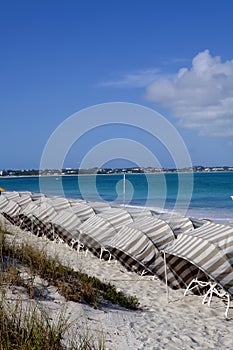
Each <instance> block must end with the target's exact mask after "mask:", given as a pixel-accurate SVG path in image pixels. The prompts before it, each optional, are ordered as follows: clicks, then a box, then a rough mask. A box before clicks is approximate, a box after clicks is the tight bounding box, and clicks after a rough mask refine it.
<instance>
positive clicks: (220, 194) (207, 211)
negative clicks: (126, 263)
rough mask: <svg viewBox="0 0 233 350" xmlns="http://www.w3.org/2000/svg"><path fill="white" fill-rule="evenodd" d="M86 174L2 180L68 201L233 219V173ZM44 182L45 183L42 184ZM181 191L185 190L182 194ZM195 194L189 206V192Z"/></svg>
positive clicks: (9, 188) (0, 181)
mask: <svg viewBox="0 0 233 350" xmlns="http://www.w3.org/2000/svg"><path fill="white" fill-rule="evenodd" d="M179 177H180V178H179ZM179 177H178V175H177V174H165V175H164V174H148V175H145V174H126V182H125V196H124V194H123V189H124V183H123V175H121V174H119V175H97V176H93V175H82V176H79V177H78V176H63V177H55V176H50V177H43V178H40V179H39V178H38V177H16V178H9V177H4V178H0V187H4V188H5V189H6V190H7V191H13V190H15V191H32V192H40V189H41V192H44V193H47V194H50V195H63V193H62V191H64V194H65V196H66V197H68V198H84V199H87V200H92V201H95V200H102V201H109V202H112V201H115V202H116V203H123V202H125V203H126V204H130V205H135V206H150V207H160V208H165V209H167V210H171V209H174V207H175V210H176V211H180V210H184V209H186V208H187V209H188V211H187V215H190V216H194V217H207V218H212V219H217V220H233V201H232V200H231V199H230V196H231V195H233V172H223V173H195V174H193V188H192V181H191V180H192V175H190V174H180V175H179ZM40 181H41V183H40ZM178 189H179V190H180V191H181V192H180V193H179V192H178ZM189 192H190V193H191V201H190V203H189V200H188V199H189V198H188V193H189Z"/></svg>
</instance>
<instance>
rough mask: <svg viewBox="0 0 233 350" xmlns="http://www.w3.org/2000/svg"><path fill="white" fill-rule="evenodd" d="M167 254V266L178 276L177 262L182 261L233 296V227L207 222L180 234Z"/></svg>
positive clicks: (167, 248) (165, 250) (169, 247)
mask: <svg viewBox="0 0 233 350" xmlns="http://www.w3.org/2000/svg"><path fill="white" fill-rule="evenodd" d="M164 252H165V255H166V262H167V265H168V266H169V268H170V269H172V270H174V271H175V272H176V273H177V274H179V271H178V268H177V266H178V265H177V262H178V261H180V259H182V260H183V262H184V263H185V264H187V265H190V263H191V264H193V266H196V267H197V268H198V269H199V270H201V271H202V272H203V274H204V275H205V276H207V278H208V279H210V280H212V281H214V282H216V283H217V284H218V285H219V286H220V287H222V288H223V289H224V290H225V291H226V292H227V293H229V295H231V296H232V295H233V227H231V226H227V225H220V224H215V223H211V222H207V223H205V224H204V225H203V226H201V227H200V228H197V229H195V230H193V231H190V232H185V233H182V234H180V235H179V236H178V238H177V239H176V241H175V242H174V244H173V245H171V246H168V247H165V248H164ZM184 269H185V266H184ZM195 277H196V278H197V277H198V276H195ZM186 283H188V281H186Z"/></svg>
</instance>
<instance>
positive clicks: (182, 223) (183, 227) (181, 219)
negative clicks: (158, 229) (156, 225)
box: [159, 213, 194, 235]
mask: <svg viewBox="0 0 233 350" xmlns="http://www.w3.org/2000/svg"><path fill="white" fill-rule="evenodd" d="M159 218H160V219H161V220H164V221H166V222H167V223H168V225H169V226H170V227H171V229H172V231H173V232H174V234H175V235H178V234H180V233H183V232H188V231H192V230H194V226H193V223H192V221H191V220H190V219H189V218H188V217H185V216H181V215H175V214H169V213H162V214H160V215H159Z"/></svg>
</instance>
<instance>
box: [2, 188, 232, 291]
mask: <svg viewBox="0 0 233 350" xmlns="http://www.w3.org/2000/svg"><path fill="white" fill-rule="evenodd" d="M0 212H1V213H2V214H3V215H4V216H5V217H6V218H7V219H8V220H9V221H10V222H11V223H13V224H16V225H18V226H20V227H21V228H23V229H27V230H29V231H32V232H33V233H34V234H36V235H39V236H41V235H45V236H47V237H48V238H49V239H53V240H54V239H59V240H62V241H64V242H66V243H67V244H69V245H70V246H72V247H73V248H76V249H80V248H85V249H88V250H90V251H91V252H92V253H94V254H95V255H98V256H101V257H103V258H107V259H108V258H110V257H114V258H115V259H117V260H118V261H120V262H121V263H122V264H123V265H124V266H125V267H126V268H127V269H129V270H131V271H135V272H137V273H147V274H151V275H153V276H154V275H155V276H158V277H159V278H160V279H161V280H164V281H166V283H167V284H168V285H169V286H171V287H172V288H186V287H187V286H188V285H189V284H190V283H191V281H192V280H193V279H194V278H197V277H198V278H199V279H201V280H203V281H204V280H208V279H211V280H213V281H214V282H215V283H217V284H218V285H219V286H221V287H222V288H223V289H224V290H225V291H226V292H227V293H228V294H229V295H230V296H232V295H233V227H231V226H227V225H220V224H216V223H213V222H211V221H208V220H194V219H192V220H191V219H190V218H187V217H182V216H179V215H171V214H168V213H159V212H155V211H153V210H149V209H134V208H132V207H131V208H122V207H121V208H120V207H112V206H110V205H109V204H108V203H93V202H87V201H84V200H75V199H72V200H69V199H66V198H59V197H46V196H44V195H38V194H33V193H20V192H15V193H14V192H11V193H6V194H4V195H2V196H1V197H0Z"/></svg>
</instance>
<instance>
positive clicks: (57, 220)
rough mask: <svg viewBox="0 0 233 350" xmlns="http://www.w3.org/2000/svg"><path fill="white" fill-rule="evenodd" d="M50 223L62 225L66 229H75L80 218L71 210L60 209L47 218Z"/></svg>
mask: <svg viewBox="0 0 233 350" xmlns="http://www.w3.org/2000/svg"><path fill="white" fill-rule="evenodd" d="M49 221H50V222H51V223H52V224H56V225H59V226H60V227H61V228H62V227H64V228H65V229H67V230H75V229H77V227H78V226H79V225H80V223H81V220H80V219H79V218H78V217H77V215H75V214H74V213H73V212H72V211H68V210H62V211H60V212H59V213H58V214H57V215H56V216H53V217H52V218H51V219H50V220H49Z"/></svg>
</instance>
